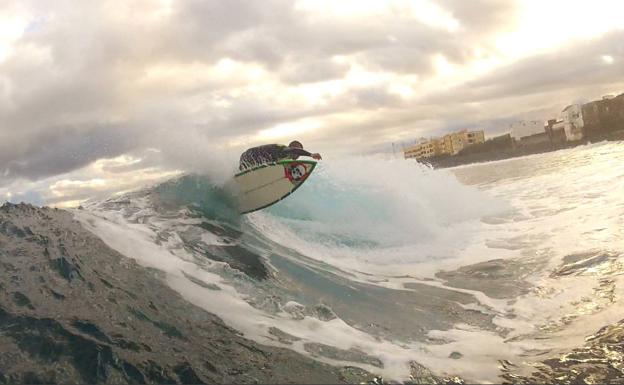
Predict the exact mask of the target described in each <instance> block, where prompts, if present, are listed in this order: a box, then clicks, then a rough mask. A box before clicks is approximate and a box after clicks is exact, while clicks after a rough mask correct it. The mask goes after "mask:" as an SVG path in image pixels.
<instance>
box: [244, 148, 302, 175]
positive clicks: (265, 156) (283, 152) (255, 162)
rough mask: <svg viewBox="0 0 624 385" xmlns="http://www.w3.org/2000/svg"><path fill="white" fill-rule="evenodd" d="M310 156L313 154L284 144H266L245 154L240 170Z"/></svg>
mask: <svg viewBox="0 0 624 385" xmlns="http://www.w3.org/2000/svg"><path fill="white" fill-rule="evenodd" d="M310 155H312V154H311V153H309V152H307V151H306V150H304V149H301V148H296V147H288V146H284V145H282V144H266V145H264V146H258V147H253V148H250V149H249V150H247V151H245V152H243V154H242V155H241V157H240V166H239V168H240V169H241V170H244V169H247V168H251V167H255V166H259V165H262V164H265V163H274V162H277V161H278V160H280V159H287V158H294V157H295V156H310Z"/></svg>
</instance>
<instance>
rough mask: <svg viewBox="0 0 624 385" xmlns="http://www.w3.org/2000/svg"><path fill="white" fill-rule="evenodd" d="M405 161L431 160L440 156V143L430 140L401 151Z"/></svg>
mask: <svg viewBox="0 0 624 385" xmlns="http://www.w3.org/2000/svg"><path fill="white" fill-rule="evenodd" d="M403 155H404V156H405V159H422V158H431V157H432V156H435V155H440V143H439V140H437V139H431V140H427V141H423V142H420V143H417V144H415V145H413V146H410V147H407V148H406V149H404V150H403Z"/></svg>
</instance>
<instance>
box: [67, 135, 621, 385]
mask: <svg viewBox="0 0 624 385" xmlns="http://www.w3.org/2000/svg"><path fill="white" fill-rule="evenodd" d="M623 147H624V146H623V145H622V144H621V143H615V144H613V143H612V144H598V145H592V146H584V147H578V148H575V149H571V150H564V151H558V152H554V153H549V154H541V155H536V156H531V157H525V158H519V159H512V160H506V161H501V162H493V163H487V164H480V165H472V166H466V167H460V168H456V169H453V170H432V169H430V168H428V167H425V166H422V165H419V164H416V163H414V162H409V161H405V160H402V159H401V160H396V159H394V160H393V159H382V158H375V157H353V158H340V159H327V160H325V161H323V162H321V163H319V166H318V167H317V170H316V171H315V172H314V173H313V175H312V176H311V177H310V178H309V180H308V181H306V183H305V184H304V185H303V186H302V187H301V188H300V189H298V190H297V192H296V193H295V194H292V195H291V196H289V197H288V198H287V199H285V200H284V201H282V202H279V203H278V204H276V205H274V206H272V207H270V208H268V209H265V210H262V211H259V212H254V213H252V214H249V215H246V216H239V215H238V213H237V211H236V209H235V208H234V205H233V203H232V199H231V197H229V196H228V195H227V193H226V192H225V190H224V189H223V188H222V186H220V185H219V184H217V183H214V182H212V181H211V177H210V175H208V176H199V175H186V176H183V177H180V178H176V179H173V180H170V181H168V182H166V183H163V184H161V185H158V186H155V187H152V188H148V189H144V190H141V191H137V192H133V193H130V194H126V195H123V196H120V197H115V198H111V199H109V200H107V201H104V202H94V203H91V204H88V205H86V206H85V210H76V211H75V212H74V213H75V215H76V217H77V218H78V219H79V220H80V221H81V222H82V223H83V224H84V225H85V226H87V227H88V228H89V229H90V230H91V231H92V232H94V233H96V234H97V235H99V236H100V237H101V238H102V239H103V240H104V241H105V242H106V243H107V244H108V245H109V246H111V247H113V248H114V249H116V250H117V251H119V252H121V253H122V254H124V255H126V256H128V257H130V258H134V259H136V260H137V261H138V262H139V263H141V264H142V265H144V266H146V267H150V268H155V269H158V270H160V271H163V272H165V273H166V274H165V277H166V278H165V280H166V282H167V283H168V284H169V286H171V287H172V288H173V289H175V290H176V291H178V292H179V293H180V294H181V295H182V296H183V297H184V298H186V299H187V300H188V301H190V302H192V303H194V304H195V305H197V306H200V307H202V308H204V309H206V310H207V311H209V312H211V313H214V314H216V315H218V316H219V317H221V318H222V319H223V320H224V321H225V322H226V323H227V324H228V325H230V326H232V327H234V328H235V329H237V330H239V331H241V332H242V333H243V334H244V335H245V336H246V337H248V338H252V339H254V340H256V341H258V342H261V343H264V344H270V345H276V346H282V347H287V348H289V349H293V350H295V351H298V352H300V353H303V354H305V355H308V356H310V357H314V358H315V359H317V360H320V361H323V362H328V363H332V364H342V365H344V364H348V365H354V366H359V367H361V368H363V369H366V370H369V371H371V372H374V373H379V374H381V375H383V376H384V377H388V378H392V379H397V380H405V379H408V378H409V377H410V376H412V377H418V376H423V373H429V374H431V373H433V374H435V375H437V376H442V377H444V376H456V375H459V376H461V377H463V378H465V379H467V380H468V381H471V382H482V381H492V382H500V381H501V378H506V379H514V378H529V379H530V378H531V377H530V375H531V370H532V368H533V367H534V366H532V365H535V363H537V362H539V360H541V359H544V357H557V356H558V355H561V354H564V353H566V352H570V351H571V349H575V348H579V347H582V346H583V344H584V343H585V338H586V337H587V336H589V335H591V334H592V333H595V332H596V331H598V330H599V329H600V328H601V327H603V326H605V325H611V324H614V323H615V322H617V321H619V318H618V317H619V316H618V311H621V310H622V309H621V304H620V303H619V302H618V301H617V300H616V296H615V293H618V292H619V291H620V290H621V289H620V287H621V286H620V285H619V275H620V274H621V273H622V272H624V268H622V266H621V265H622V262H621V260H622V258H621V255H622V254H621V253H622V251H623V250H622V248H621V245H620V244H619V243H618V239H621V235H622V234H621V232H620V234H619V237H618V234H616V233H617V232H618V231H619V230H617V229H622V228H624V227H623V226H622V225H624V223H622V222H623V219H622V217H623V216H622V215H619V216H618V215H615V214H614V213H617V212H618V210H619V212H620V214H621V209H622V206H621V201H620V199H619V198H618V197H621V196H624V168H623V166H621V165H623V164H624V162H622V161H623V160H624V149H623ZM618 162H619V163H618ZM618 226H619V227H618ZM607 281H608V282H607ZM605 282H606V283H605ZM608 293H612V294H613V295H612V296H609V295H608ZM588 298H589V299H588ZM609 298H611V299H609ZM588 309H589V310H588ZM619 314H621V313H619ZM545 341H547V342H545ZM500 362H506V363H508V364H509V365H503V366H501V365H500V364H499V363H500ZM549 362H551V363H552V362H554V361H552V360H551V361H549ZM425 368H427V369H425ZM428 369H430V370H431V372H429V371H428ZM559 369H561V368H558V369H553V373H554V372H557V373H559V374H560V370H559ZM429 374H427V375H429ZM433 374H432V375H433ZM505 376H507V377H505ZM522 376H525V377H522Z"/></svg>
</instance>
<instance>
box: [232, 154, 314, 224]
mask: <svg viewBox="0 0 624 385" xmlns="http://www.w3.org/2000/svg"><path fill="white" fill-rule="evenodd" d="M315 167H316V162H314V161H311V160H281V161H278V162H277V163H269V164H266V165H261V166H258V167H254V168H251V169H249V170H245V171H242V172H240V173H238V174H236V175H235V176H234V179H233V181H232V184H231V189H232V192H233V195H234V196H235V198H236V201H237V203H238V211H239V212H240V213H241V214H247V213H251V212H253V211H257V210H261V209H263V208H266V207H269V206H271V205H273V204H275V203H277V202H279V201H281V200H282V199H284V198H286V197H287V196H289V195H290V194H292V193H293V192H294V191H295V190H296V189H298V188H299V187H301V185H302V184H303V182H305V181H306V179H308V177H309V176H310V174H311V173H312V171H314V168H315Z"/></svg>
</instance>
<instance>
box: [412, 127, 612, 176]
mask: <svg viewBox="0 0 624 385" xmlns="http://www.w3.org/2000/svg"><path fill="white" fill-rule="evenodd" d="M603 141H624V130H621V131H615V132H608V133H605V134H604V135H600V136H596V137H592V138H587V139H584V140H580V141H575V142H567V143H562V144H557V145H553V144H550V143H547V144H540V145H534V146H518V147H515V148H509V149H501V150H497V151H489V152H479V153H471V154H458V155H452V156H442V157H432V158H429V159H426V160H422V161H419V162H420V163H423V164H427V165H429V166H431V167H433V168H435V169H438V168H450V167H456V166H463V165H468V164H474V163H485V162H492V161H497V160H504V159H512V158H520V157H523V156H527V155H534V154H542V153H546V152H552V151H558V150H563V149H566V148H573V147H577V146H582V145H586V144H590V143H596V142H603Z"/></svg>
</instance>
